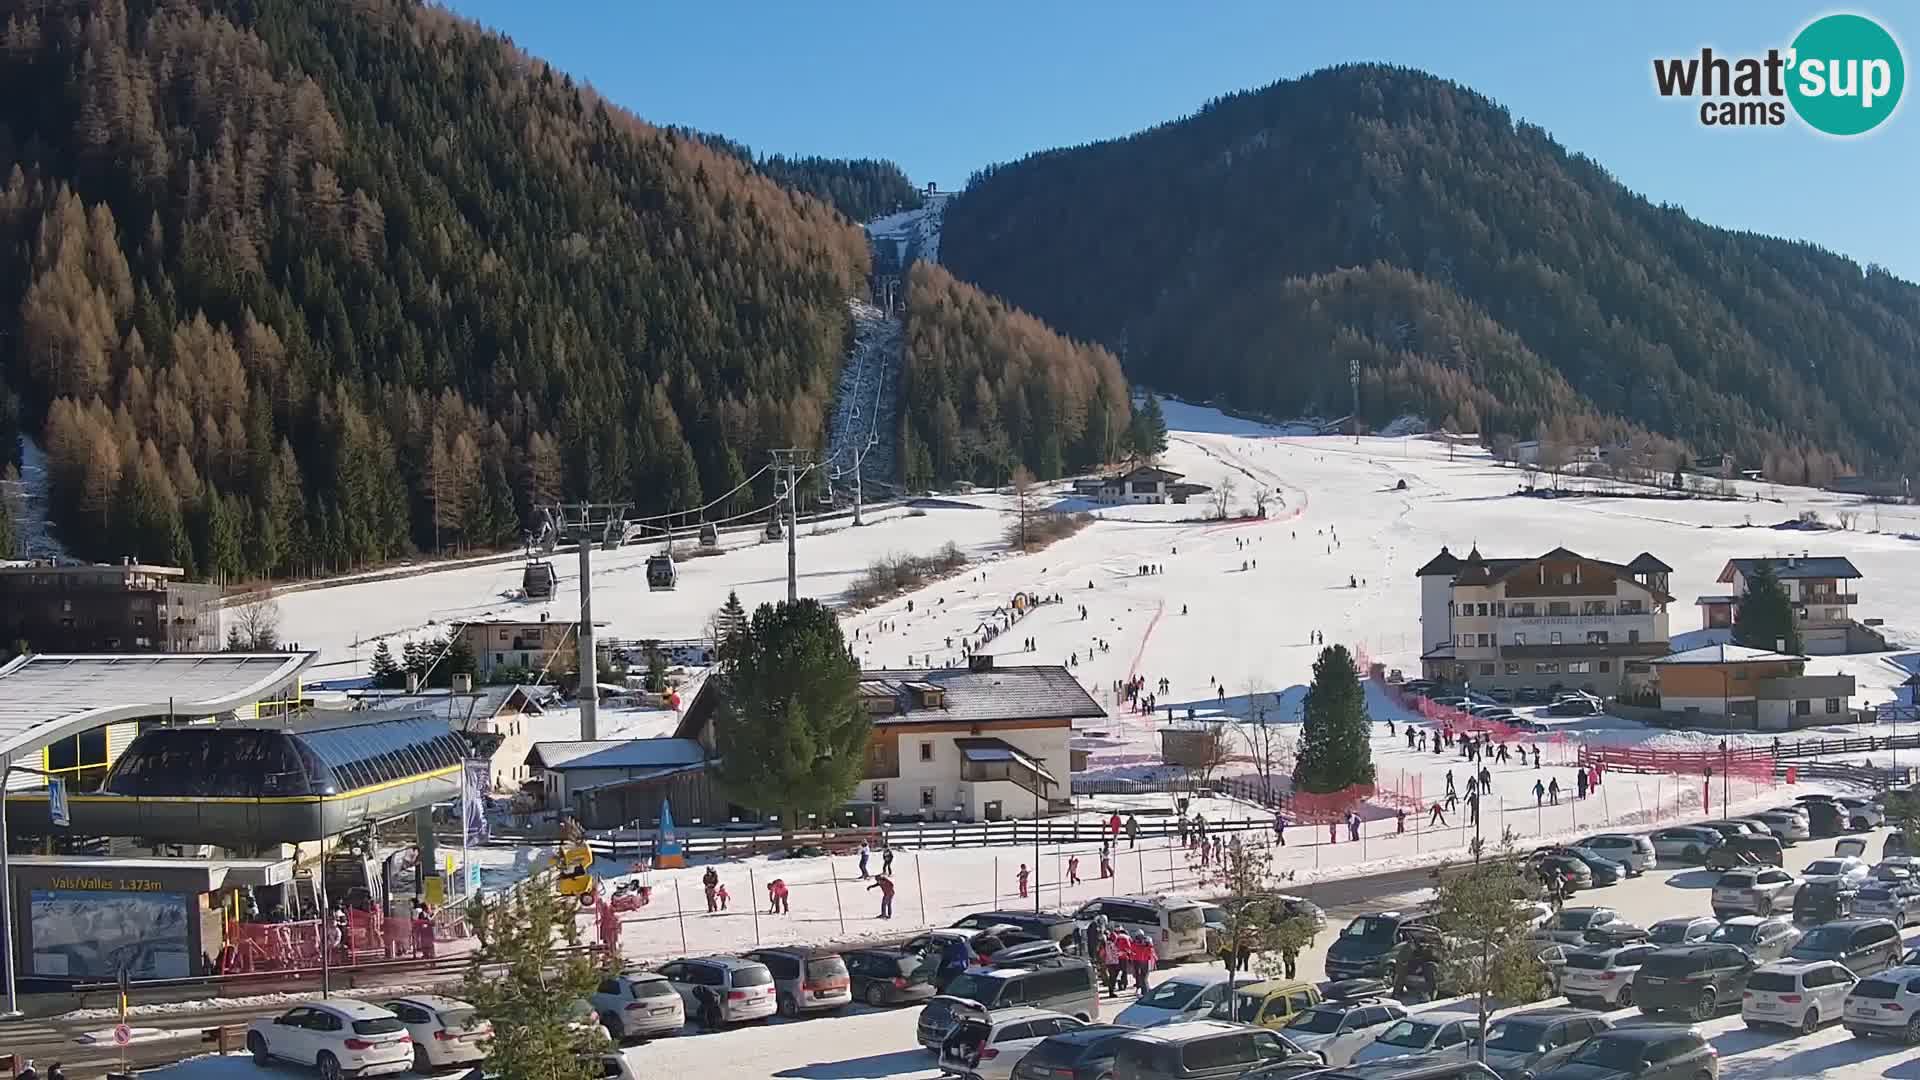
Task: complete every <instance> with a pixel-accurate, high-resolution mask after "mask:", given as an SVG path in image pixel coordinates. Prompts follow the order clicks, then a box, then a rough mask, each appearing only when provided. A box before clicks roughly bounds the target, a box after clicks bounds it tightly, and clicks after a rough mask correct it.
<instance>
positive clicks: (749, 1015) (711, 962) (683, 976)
mask: <svg viewBox="0 0 1920 1080" xmlns="http://www.w3.org/2000/svg"><path fill="white" fill-rule="evenodd" d="M655 970H657V971H659V973H660V974H662V975H664V976H666V977H667V981H668V982H670V983H672V984H673V989H674V991H675V992H676V993H678V994H679V995H680V1001H681V1004H682V1005H683V1006H684V1007H685V1009H686V1013H687V1016H688V1017H689V1018H692V1019H696V1020H704V1019H705V1017H704V1016H703V1014H702V1013H701V1011H700V1007H701V1005H702V1004H703V1001H702V999H703V998H705V997H708V996H709V995H711V997H712V998H713V1000H715V1001H717V1002H718V1003H719V1006H720V1022H721V1023H723V1024H735V1023H739V1022H740V1021H742V1020H759V1019H763V1018H765V1017H768V1016H772V1015H773V1010H774V1008H775V1006H776V1004H777V1003H776V1002H775V1000H774V996H775V995H776V994H777V993H778V991H776V990H775V989H774V987H773V973H772V972H770V971H768V970H767V965H765V964H763V963H761V962H759V961H758V960H743V959H741V958H740V957H737V956H698V957H692V958H689V959H686V960H675V961H673V962H671V963H666V964H661V965H660V966H659V967H658V968H656V969H655Z"/></svg>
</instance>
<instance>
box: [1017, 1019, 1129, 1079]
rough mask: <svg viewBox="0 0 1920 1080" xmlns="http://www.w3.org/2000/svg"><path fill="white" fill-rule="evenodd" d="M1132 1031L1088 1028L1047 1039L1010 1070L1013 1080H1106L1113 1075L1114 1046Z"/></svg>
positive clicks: (1109, 1026)
mask: <svg viewBox="0 0 1920 1080" xmlns="http://www.w3.org/2000/svg"><path fill="white" fill-rule="evenodd" d="M1134 1030H1135V1029H1134V1028H1130V1027H1123V1026H1121V1025H1119V1024H1090V1025H1088V1026H1087V1027H1082V1028H1074V1029H1073V1030H1071V1031H1062V1032H1058V1033H1056V1034H1053V1035H1049V1036H1047V1037H1046V1038H1045V1039H1042V1040H1041V1041H1040V1045H1039V1046H1036V1047H1034V1048H1033V1049H1032V1050H1029V1051H1027V1056H1026V1057H1023V1058H1021V1059H1020V1064H1018V1065H1015V1066H1014V1067H1013V1080H1106V1078H1108V1077H1111V1076H1112V1075H1113V1050H1114V1044H1115V1043H1117V1042H1119V1041H1120V1038H1121V1037H1122V1036H1124V1035H1131V1034H1133V1032H1134Z"/></svg>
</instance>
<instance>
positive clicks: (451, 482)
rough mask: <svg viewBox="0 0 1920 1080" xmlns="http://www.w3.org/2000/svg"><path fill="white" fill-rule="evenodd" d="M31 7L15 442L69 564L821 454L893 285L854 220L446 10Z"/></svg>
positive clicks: (219, 557)
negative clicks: (881, 274)
mask: <svg viewBox="0 0 1920 1080" xmlns="http://www.w3.org/2000/svg"><path fill="white" fill-rule="evenodd" d="M12 11H13V13H12V14H11V15H9V16H8V17H7V19H6V20H5V21H4V24H0V363H3V365H4V372H5V380H4V381H5V383H6V384H7V385H8V386H9V387H10V388H11V392H10V393H6V394H0V428H4V427H5V426H6V424H7V421H6V419H5V418H6V416H7V415H8V406H9V405H10V404H12V403H13V402H14V398H15V395H17V399H18V408H19V413H20V416H21V423H22V426H23V427H24V428H25V429H26V430H28V431H29V432H32V433H36V434H40V435H42V436H43V438H44V440H45V443H46V446H47V449H48V451H49V454H50V466H51V472H52V478H53V483H54V497H53V500H52V501H53V504H54V505H55V507H56V510H57V513H58V514H59V518H58V522H57V523H58V524H59V526H60V527H61V531H62V534H63V538H64V539H65V540H66V542H67V543H68V545H69V546H70V547H71V548H73V549H75V550H76V551H77V552H79V553H81V554H85V555H89V556H95V557H103V558H118V557H119V556H121V555H123V554H130V555H137V556H138V557H140V558H142V559H145V560H148V561H154V562H172V563H184V564H186V565H188V566H190V567H194V568H196V569H198V570H199V571H201V572H204V573H209V574H216V575H229V576H240V575H253V574H267V573H273V574H287V573H293V572H318V571H323V570H327V569H339V568H346V567H350V566H355V565H359V564H364V563H369V562H374V561H378V560H380V559H383V558H388V557H391V556H394V555H396V554H400V553H403V552H406V551H409V550H412V549H414V548H419V549H428V550H431V549H435V548H445V547H449V546H451V545H453V544H455V543H460V544H466V545H473V544H497V543H501V542H506V543H511V542H512V540H513V538H514V537H515V536H516V535H517V534H518V532H519V530H520V528H521V522H522V521H523V520H525V519H526V517H527V509H528V507H529V505H530V504H531V503H534V502H538V501H543V500H548V499H552V498H554V497H556V496H559V495H563V494H564V495H567V496H575V497H579V496H593V497H596V498H611V499H630V500H632V501H633V502H634V503H635V505H636V506H637V507H638V509H639V510H640V511H641V512H645V511H657V510H664V509H670V508H678V507H684V506H687V505H690V504H692V503H694V502H696V501H697V500H699V499H700V498H701V497H702V495H703V494H706V495H709V496H710V495H715V494H718V493H721V492H724V491H726V490H727V489H729V488H731V487H733V486H734V485H736V484H737V483H738V482H739V481H740V480H741V479H742V478H743V477H744V476H746V475H747V474H748V473H750V472H752V471H753V470H754V469H756V468H757V467H758V465H759V464H760V463H762V462H764V460H765V456H766V455H765V450H766V448H768V447H771V446H781V445H788V444H798V445H801V446H817V445H819V444H820V443H821V439H822V418H823V416H824V415H825V412H826V407H827V404H828V401H829V397H830V394H831V388H832V386H833V383H834V376H835V374H836V372H837V369H838V365H839V363H840V358H841V356H842V353H843V349H844V347H845V344H846V339H847V334H848V315H847V307H846V300H847V298H848V297H849V296H853V295H864V292H865V289H866V285H865V274H866V271H867V250H866V245H865V241H864V237H863V236H862V235H861V233H860V231H859V230H858V229H857V228H854V227H853V226H851V225H850V224H848V223H847V222H845V221H844V220H843V219H842V218H841V216H840V215H839V214H836V213H835V212H834V211H833V210H832V209H831V208H830V207H828V206H827V205H825V204H823V203H821V202H818V201H816V200H814V199H812V198H807V197H804V196H799V195H796V194H794V193H792V192H789V191H787V190H785V189H783V188H781V187H780V186H778V185H777V184H775V183H774V182H773V181H771V180H769V179H767V178H766V177H764V176H762V175H760V174H759V173H758V172H756V171H754V170H753V169H751V168H749V167H748V166H746V165H745V164H743V163H742V162H740V161H738V160H736V159H735V158H734V157H732V156H730V155H728V154H724V153H721V152H718V151H716V150H714V149H712V148H710V147H708V146H706V145H704V144H703V143H702V142H700V141H699V140H695V139H690V138H686V137H683V136H679V135H675V134H673V133H670V132H667V131H665V130H663V129H659V128H655V127H651V126H649V125H647V124H645V123H642V122H641V121H639V120H637V119H635V118H634V117H632V116H631V115H628V114H626V113H624V112H622V111H621V110H619V109H617V108H613V107H610V106H608V105H607V104H606V103H604V102H602V101H600V100H598V99H597V98H595V97H594V96H593V95H592V94H591V93H589V92H586V91H584V90H582V89H581V88H580V87H577V86H575V85H574V84H573V83H572V82H571V81H570V80H569V79H568V78H567V77H566V76H564V75H562V74H560V73H558V72H556V71H553V70H551V69H550V68H548V67H547V66H546V65H545V64H543V63H541V62H539V61H537V60H534V59H532V58H529V57H528V56H526V55H524V54H522V53H520V52H519V51H517V50H516V49H515V48H514V47H513V46H512V45H511V44H510V43H508V42H506V41H505V40H504V39H502V38H500V37H498V36H495V35H491V34H486V33H483V32H481V31H479V30H478V29H476V28H474V27H473V26H471V25H470V24H467V23H464V22H462V21H460V20H459V19H457V18H455V17H454V16H451V15H449V14H448V13H446V12H445V11H443V10H441V9H438V8H434V7H430V6H424V5H417V4H413V3H406V2H403V0H357V2H355V3H353V4H351V5H347V4H334V3H316V2H310V0H164V2H162V0H87V2H80V0H50V2H46V3H36V4H31V5H25V6H19V5H16V6H15V7H14V8H13V9H12ZM0 434H4V432H0ZM5 445H6V446H7V453H8V454H9V455H11V454H12V453H13V444H12V443H11V442H8V443H6V444H5ZM765 486H766V485H765V483H764V482H763V484H762V490H759V491H755V492H748V493H744V494H743V495H741V496H740V497H739V498H737V499H736V500H735V506H736V507H750V506H752V505H757V504H756V503H755V502H753V500H754V499H755V498H759V497H762V496H764V495H765V494H766V491H765V490H764V489H765Z"/></svg>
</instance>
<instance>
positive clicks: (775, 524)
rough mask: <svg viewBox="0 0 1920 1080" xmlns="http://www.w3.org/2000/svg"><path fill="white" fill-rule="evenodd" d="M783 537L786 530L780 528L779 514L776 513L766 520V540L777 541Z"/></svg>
mask: <svg viewBox="0 0 1920 1080" xmlns="http://www.w3.org/2000/svg"><path fill="white" fill-rule="evenodd" d="M785 535H786V530H784V529H782V528H781V527H780V515H779V514H777V513H776V514H774V515H773V516H772V517H770V518H768V519H767V539H769V540H778V539H780V538H781V537H783V536H785Z"/></svg>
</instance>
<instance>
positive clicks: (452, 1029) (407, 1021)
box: [380, 994, 493, 1073]
mask: <svg viewBox="0 0 1920 1080" xmlns="http://www.w3.org/2000/svg"><path fill="white" fill-rule="evenodd" d="M380 1007H381V1008H383V1009H385V1010H387V1011H388V1012H390V1013H392V1014H393V1016H394V1019H396V1020H398V1021H400V1023H401V1024H403V1025H405V1026H406V1029H407V1037H408V1038H410V1039H412V1040H413V1071H414V1072H417V1073H425V1072H428V1071H430V1070H433V1069H438V1068H444V1067H446V1066H449V1065H470V1064H472V1063H473V1062H476V1061H485V1060H486V1058H487V1047H488V1043H489V1040H491V1039H492V1038H493V1023H492V1022H491V1021H488V1020H482V1019H480V1016H479V1014H478V1013H477V1012H475V1011H474V1008H473V1006H471V1005H469V1004H467V1003H466V1002H464V1001H456V1000H454V999H453V998H450V997H440V996H439V995H437V994H408V995H407V996H405V997H397V998H389V999H388V1000H386V1001H382V1002H381V1003H380Z"/></svg>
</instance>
